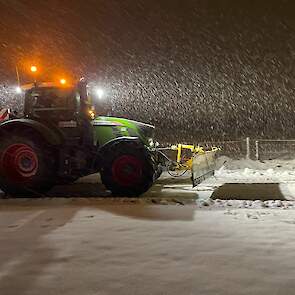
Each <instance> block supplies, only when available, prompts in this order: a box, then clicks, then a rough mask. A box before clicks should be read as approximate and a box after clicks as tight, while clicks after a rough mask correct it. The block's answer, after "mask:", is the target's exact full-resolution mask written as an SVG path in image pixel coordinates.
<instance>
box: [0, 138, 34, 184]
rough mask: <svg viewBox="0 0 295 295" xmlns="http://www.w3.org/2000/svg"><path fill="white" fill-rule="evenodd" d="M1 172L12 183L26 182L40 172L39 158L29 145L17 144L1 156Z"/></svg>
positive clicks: (8, 148) (9, 147)
mask: <svg viewBox="0 0 295 295" xmlns="http://www.w3.org/2000/svg"><path fill="white" fill-rule="evenodd" d="M0 164H1V170H2V172H3V174H4V175H6V176H8V177H9V178H10V179H11V180H12V181H25V180H27V179H29V178H31V177H32V176H34V175H35V174H36V173H37V171H38V157H37V154H36V153H35V151H34V150H33V149H32V148H31V147H30V146H28V145H26V144H22V143H16V144H12V145H10V146H8V147H7V148H6V150H5V151H4V152H3V153H2V155H1V162H0Z"/></svg>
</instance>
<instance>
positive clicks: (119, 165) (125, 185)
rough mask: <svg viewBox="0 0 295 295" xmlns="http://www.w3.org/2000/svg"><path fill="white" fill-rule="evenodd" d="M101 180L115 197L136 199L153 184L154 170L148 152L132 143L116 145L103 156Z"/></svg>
mask: <svg viewBox="0 0 295 295" xmlns="http://www.w3.org/2000/svg"><path fill="white" fill-rule="evenodd" d="M103 159H104V164H103V168H102V170H101V179H102V182H103V184H104V185H105V186H106V188H107V189H108V190H110V191H111V192H112V194H113V195H116V196H126V197H136V196H139V195H141V194H143V193H144V192H146V191H147V190H148V189H149V188H150V187H151V186H152V184H153V180H154V174H155V170H154V167H153V165H152V160H151V157H150V155H149V153H148V151H147V150H146V149H145V148H144V147H143V146H140V145H137V144H134V143H117V144H115V145H114V146H111V147H110V148H109V149H108V151H107V152H106V153H105V154H104V155H103Z"/></svg>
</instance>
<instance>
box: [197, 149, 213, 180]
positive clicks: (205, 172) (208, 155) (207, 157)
mask: <svg viewBox="0 0 295 295" xmlns="http://www.w3.org/2000/svg"><path fill="white" fill-rule="evenodd" d="M217 151H218V150H212V151H206V152H204V153H199V154H198V153H196V154H194V156H193V164H192V181H193V186H197V185H198V184H200V183H201V182H202V181H204V180H205V179H207V178H209V177H210V176H212V175H214V170H215V169H216V153H217Z"/></svg>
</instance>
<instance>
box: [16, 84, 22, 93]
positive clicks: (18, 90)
mask: <svg viewBox="0 0 295 295" xmlns="http://www.w3.org/2000/svg"><path fill="white" fill-rule="evenodd" d="M15 92H16V93H17V94H21V93H22V89H21V88H20V87H19V86H16V87H15Z"/></svg>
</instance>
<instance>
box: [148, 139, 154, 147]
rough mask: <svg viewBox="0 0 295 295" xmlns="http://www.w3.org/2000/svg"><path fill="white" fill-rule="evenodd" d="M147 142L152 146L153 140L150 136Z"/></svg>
mask: <svg viewBox="0 0 295 295" xmlns="http://www.w3.org/2000/svg"><path fill="white" fill-rule="evenodd" d="M148 143H149V146H150V147H154V145H155V144H154V140H153V139H152V138H149V140H148Z"/></svg>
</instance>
